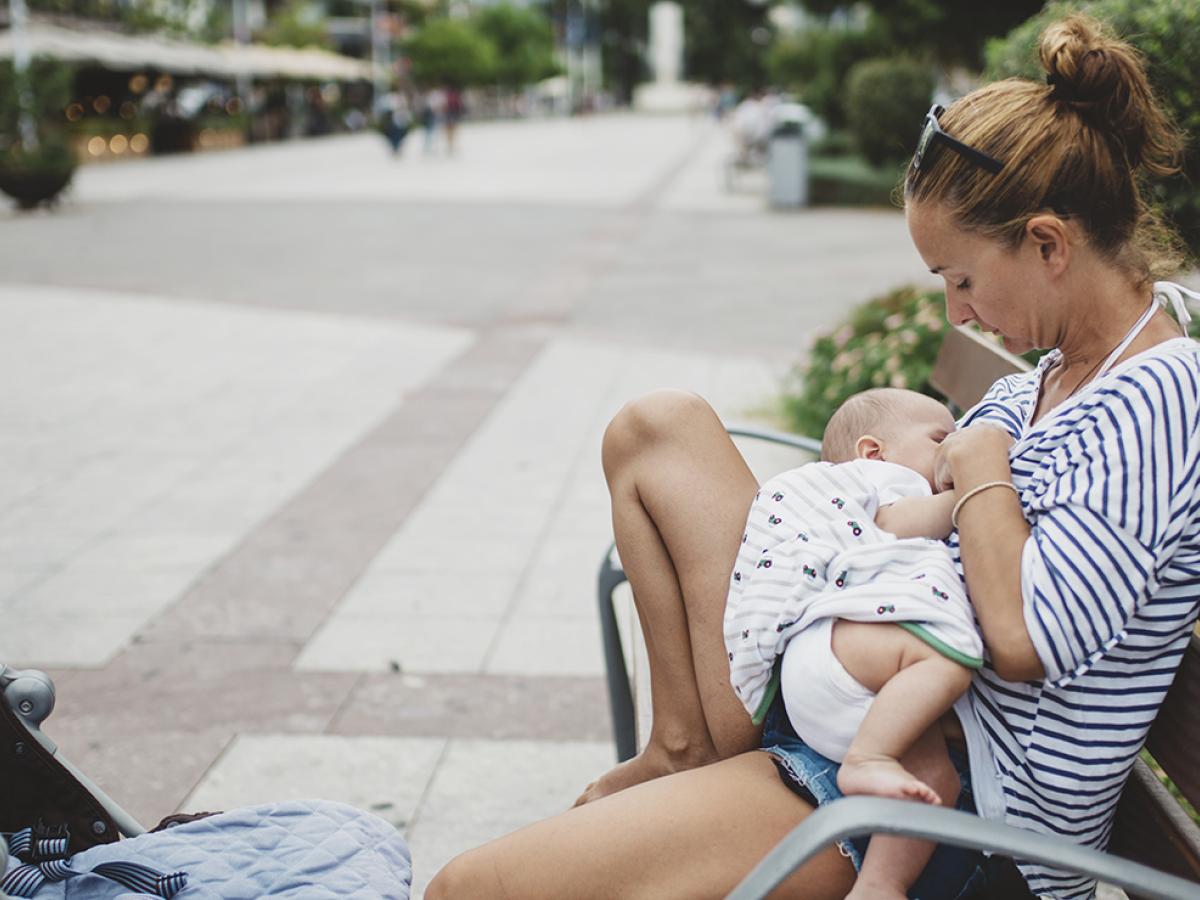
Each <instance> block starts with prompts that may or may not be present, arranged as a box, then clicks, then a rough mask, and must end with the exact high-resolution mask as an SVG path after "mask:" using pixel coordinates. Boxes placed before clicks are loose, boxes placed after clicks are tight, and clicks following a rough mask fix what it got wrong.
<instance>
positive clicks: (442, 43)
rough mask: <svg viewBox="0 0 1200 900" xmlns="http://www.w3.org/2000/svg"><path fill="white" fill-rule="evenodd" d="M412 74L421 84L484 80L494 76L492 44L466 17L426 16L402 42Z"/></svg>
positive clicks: (457, 83) (471, 82) (495, 62)
mask: <svg viewBox="0 0 1200 900" xmlns="http://www.w3.org/2000/svg"><path fill="white" fill-rule="evenodd" d="M404 52H405V54H406V55H407V56H408V59H409V61H410V63H411V65H412V75H413V78H414V79H416V81H417V82H419V83H422V84H453V85H460V86H462V85H469V84H488V83H490V82H492V81H494V80H495V73H496V64H497V60H496V48H495V47H494V46H492V42H491V41H489V40H488V39H487V38H486V37H484V36H483V35H482V34H480V32H479V30H478V29H477V28H476V27H475V26H474V25H473V24H472V23H471V22H469V21H464V20H461V19H429V20H427V21H426V22H425V25H424V26H423V27H422V28H421V30H420V31H419V32H417V34H416V35H415V36H414V37H412V38H410V39H409V40H408V41H406V42H405V43H404Z"/></svg>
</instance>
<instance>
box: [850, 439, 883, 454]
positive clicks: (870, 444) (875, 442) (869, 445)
mask: <svg viewBox="0 0 1200 900" xmlns="http://www.w3.org/2000/svg"><path fill="white" fill-rule="evenodd" d="M854 456H855V458H857V459H883V441H881V440H879V438H877V437H875V436H874V435H871V434H864V435H863V436H862V437H860V438H859V439H858V440H857V441H855V442H854Z"/></svg>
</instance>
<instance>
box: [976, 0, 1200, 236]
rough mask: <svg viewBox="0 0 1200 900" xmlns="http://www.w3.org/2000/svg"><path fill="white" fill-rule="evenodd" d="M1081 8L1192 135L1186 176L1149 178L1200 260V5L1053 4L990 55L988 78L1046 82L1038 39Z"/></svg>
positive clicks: (1098, 0)
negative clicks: (1141, 69)
mask: <svg viewBox="0 0 1200 900" xmlns="http://www.w3.org/2000/svg"><path fill="white" fill-rule="evenodd" d="M1075 10H1082V11H1084V12H1087V13H1089V14H1090V15H1092V16H1094V17H1095V18H1097V19H1099V20H1101V21H1103V22H1107V23H1108V24H1109V25H1111V26H1112V27H1113V28H1114V29H1115V30H1116V32H1117V33H1118V34H1120V35H1122V36H1123V37H1124V38H1125V39H1126V40H1128V41H1129V42H1130V43H1132V44H1133V45H1134V46H1135V47H1137V48H1138V49H1139V50H1140V51H1141V52H1142V53H1143V54H1144V55H1145V58H1146V62H1147V64H1148V71H1149V75H1150V81H1151V83H1152V84H1153V85H1154V88H1155V91H1156V92H1157V93H1158V96H1159V98H1160V99H1161V100H1162V101H1163V102H1164V103H1165V105H1166V106H1167V107H1168V108H1169V109H1170V111H1171V113H1172V114H1173V115H1174V117H1175V121H1176V123H1177V124H1178V125H1179V126H1180V127H1181V128H1183V129H1184V130H1185V131H1187V132H1188V134H1189V139H1188V145H1187V151H1186V155H1185V158H1184V166H1183V172H1182V173H1181V174H1180V175H1178V176H1175V177H1172V178H1167V179H1160V180H1156V181H1148V182H1147V189H1148V192H1149V196H1150V197H1151V198H1152V199H1153V200H1154V202H1155V203H1156V204H1157V205H1158V206H1159V207H1160V208H1161V209H1162V210H1163V211H1164V212H1165V213H1166V214H1167V216H1168V218H1170V219H1171V220H1172V221H1173V222H1174V223H1175V225H1176V226H1177V227H1178V229H1179V231H1180V233H1181V234H1182V235H1183V238H1184V240H1185V241H1186V242H1187V244H1188V246H1189V248H1190V249H1191V252H1192V255H1193V257H1197V256H1200V190H1198V189H1197V184H1198V183H1200V76H1198V74H1197V73H1200V3H1196V2H1192V0H1189V2H1180V0H1093V2H1054V3H1050V4H1049V5H1048V6H1047V7H1046V8H1045V9H1044V10H1043V11H1042V12H1040V13H1039V14H1038V15H1036V16H1034V17H1032V18H1031V19H1029V20H1028V21H1027V22H1025V23H1023V24H1022V25H1019V26H1018V27H1017V28H1015V29H1013V31H1012V32H1011V33H1009V35H1008V36H1007V37H1005V38H1002V39H996V40H993V41H991V42H990V43H989V44H988V46H987V50H986V58H987V68H986V70H985V72H984V76H985V78H987V79H988V80H992V79H996V78H1008V77H1011V76H1022V77H1026V78H1034V79H1041V78H1042V77H1043V72H1042V68H1041V65H1040V64H1039V62H1038V58H1037V41H1038V36H1039V35H1040V34H1041V32H1042V30H1043V29H1044V28H1045V27H1046V25H1048V24H1049V23H1050V22H1052V21H1055V20H1056V19H1059V18H1061V17H1062V16H1064V15H1066V14H1068V13H1069V12H1072V11H1075Z"/></svg>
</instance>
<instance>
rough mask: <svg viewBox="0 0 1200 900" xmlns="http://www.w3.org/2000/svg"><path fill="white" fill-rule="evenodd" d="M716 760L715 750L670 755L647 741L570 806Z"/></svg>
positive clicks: (589, 787) (589, 801) (579, 804)
mask: <svg viewBox="0 0 1200 900" xmlns="http://www.w3.org/2000/svg"><path fill="white" fill-rule="evenodd" d="M716 760H717V754H716V752H715V751H711V750H710V751H708V752H703V751H700V752H697V751H680V752H675V753H673V752H670V751H667V750H664V749H662V748H661V747H659V746H658V745H657V744H655V743H654V742H653V741H651V742H650V743H649V744H647V745H646V749H644V750H643V751H642V752H641V753H639V754H638V755H637V756H635V757H634V758H633V759H630V760H626V761H625V762H623V763H620V764H619V765H617V766H614V767H613V768H611V769H609V770H608V771H607V772H605V773H604V774H603V775H601V776H600V777H599V778H597V779H596V780H595V781H593V782H592V783H591V784H589V785H588V786H587V787H586V788H584V791H583V793H582V794H580V795H579V798H578V799H577V800H576V801H575V804H574V805H575V806H582V805H583V804H585V803H591V802H592V801H593V800H599V799H600V798H601V797H607V796H608V795H609V794H615V793H616V792H617V791H623V790H625V788H628V787H633V786H634V785H635V784H641V783H642V782H643V781H650V780H652V779H654V778H660V777H661V776H663V775H670V774H672V773H674V772H682V771H685V770H686V769H695V768H699V767H700V766H703V765H707V764H708V763H710V762H715V761H716Z"/></svg>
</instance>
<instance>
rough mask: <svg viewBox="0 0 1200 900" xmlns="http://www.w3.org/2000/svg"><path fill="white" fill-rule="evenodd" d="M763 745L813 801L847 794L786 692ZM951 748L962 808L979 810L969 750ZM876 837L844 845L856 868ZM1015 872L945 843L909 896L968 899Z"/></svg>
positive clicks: (775, 709)
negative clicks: (796, 719)
mask: <svg viewBox="0 0 1200 900" xmlns="http://www.w3.org/2000/svg"><path fill="white" fill-rule="evenodd" d="M762 749H763V750H765V751H766V752H767V753H770V754H771V756H772V757H773V758H774V760H775V766H776V768H778V769H779V774H780V777H781V778H782V779H783V781H784V783H785V784H786V785H787V786H788V787H789V788H790V789H791V790H792V791H794V792H795V793H796V794H798V795H799V796H800V797H801V798H802V799H804V800H805V801H806V802H807V803H809V804H810V805H812V806H814V807H816V806H822V805H824V804H826V803H829V802H831V801H833V800H837V799H838V798H839V797H841V796H842V792H841V791H840V790H838V786H837V772H838V764H837V763H835V762H833V761H832V760H830V759H827V758H826V757H824V756H822V755H821V754H819V753H817V751H815V750H813V749H812V748H811V747H809V746H808V745H807V744H805V743H804V741H802V740H800V738H798V737H797V736H796V732H795V731H794V730H793V729H792V726H791V723H790V722H789V721H788V717H787V712H786V711H785V710H784V708H783V702H782V692H780V694H779V695H776V697H775V702H774V703H773V704H772V705H771V708H770V710H769V711H768V712H767V717H766V720H765V723H764V728H763V737H762ZM949 750H950V760H951V762H952V763H953V764H954V768H955V769H956V770H957V771H958V777H959V781H960V783H961V785H962V789H961V791H960V792H959V795H958V803H957V804H956V808H957V809H961V810H965V811H967V812H972V813H973V812H975V801H974V797H973V795H972V793H971V774H970V769H969V768H968V766H967V756H966V753H964V752H963V751H962V750H960V749H958V748H957V747H955V746H953V745H950V746H949ZM870 840H871V839H870V837H863V838H854V839H851V840H849V841H841V842H839V844H838V846H839V849H840V850H841V851H842V853H843V854H844V855H845V856H847V857H849V859H850V861H851V862H852V863H854V868H855V869H856V870H857V869H861V868H862V861H863V856H864V855H865V854H866V852H867V845H868V844H869V843H870ZM1011 876H1015V877H1017V878H1018V879H1019V878H1020V876H1019V875H1018V874H1017V873H1016V869H1015V867H1014V866H1013V865H1012V863H1011V862H1010V861H1009V860H1006V859H1001V858H998V857H997V858H992V859H989V858H988V857H986V856H984V854H982V853H980V852H979V851H977V850H966V849H963V848H960V847H950V846H944V845H940V844H939V845H938V847H937V848H936V849H935V850H934V853H933V856H932V857H930V860H929V863H928V864H927V865H926V866H925V869H924V871H922V873H921V877H920V878H918V879H917V883H916V884H914V885H913V886H912V887H911V888H910V889H909V892H908V896H909V898H911V900H968V898H970V897H972V896H975V895H976V894H978V893H980V892H982V891H983V890H984V889H985V888H986V887H988V886H989V885H994V884H995V883H996V882H997V881H998V880H1001V879H1003V880H1004V882H1005V883H1007V879H1008V878H1009V877H1011ZM1014 896H1016V895H1015V894H1014Z"/></svg>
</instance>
